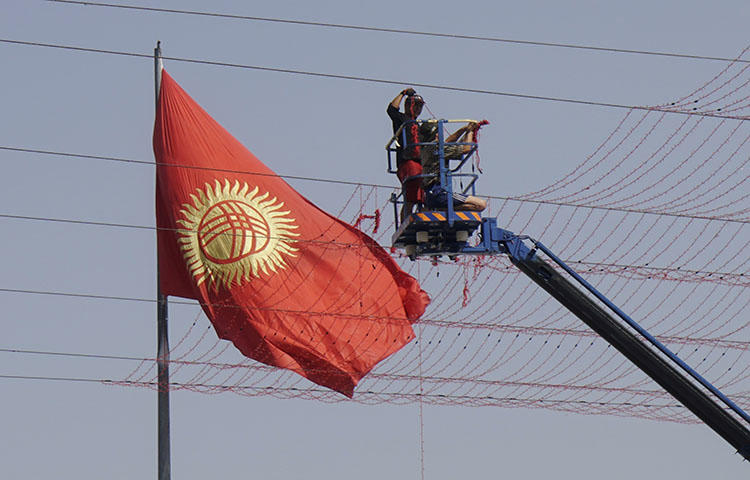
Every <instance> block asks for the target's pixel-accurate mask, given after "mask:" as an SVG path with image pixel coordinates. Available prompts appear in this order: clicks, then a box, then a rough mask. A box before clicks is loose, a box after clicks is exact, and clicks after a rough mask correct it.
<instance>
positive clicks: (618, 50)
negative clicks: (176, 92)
mask: <svg viewBox="0 0 750 480" xmlns="http://www.w3.org/2000/svg"><path fill="white" fill-rule="evenodd" d="M47 1H48V2H51V3H67V4H73V5H83V6H92V7H108V8H119V9H125V10H137V11H144V12H157V13H170V14H181V15H192V16H202V17H213V18H226V19H232V20H247V21H257V22H269V23H282V24H290V25H304V26H313V27H326V28H337V29H346V30H359V31H366V32H382V33H397V34H404V35H416V36H422V37H436V38H448V39H456V40H477V41H484V42H495V43H506V44H515V45H528V46H538V47H556V48H568V49H576V50H591V51H595V52H608V53H627V54H637V55H655V56H659V57H671V58H684V59H692V60H713V61H722V62H737V63H750V60H745V59H741V58H727V57H715V56H707V55H690V54H681V53H673V52H657V51H653V50H635V49H626V48H611V47H597V46H593V45H579V44H570V43H556V42H541V41H533V40H518V39H511V38H498V37H488V36H480V35H462V34H454V33H441V32H426V31H418V30H407V29H400V28H388V27H372V26H365V25H347V24H340V23H330V22H313V21H307V20H292V19H284V18H270V17H257V16H250V15H238V14H230V13H218V12H206V11H197V10H180V9H173V8H157V7H143V6H138V5H125V4H113V3H103V2H88V1H77V0H47Z"/></svg>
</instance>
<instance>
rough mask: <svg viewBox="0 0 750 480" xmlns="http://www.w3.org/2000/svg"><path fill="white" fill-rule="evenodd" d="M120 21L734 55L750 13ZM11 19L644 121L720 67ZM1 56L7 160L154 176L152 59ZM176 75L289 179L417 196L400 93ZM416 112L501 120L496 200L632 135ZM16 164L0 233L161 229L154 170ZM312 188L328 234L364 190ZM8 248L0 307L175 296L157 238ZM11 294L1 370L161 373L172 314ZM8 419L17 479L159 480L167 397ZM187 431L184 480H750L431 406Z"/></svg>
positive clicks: (71, 391)
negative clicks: (161, 408)
mask: <svg viewBox="0 0 750 480" xmlns="http://www.w3.org/2000/svg"><path fill="white" fill-rule="evenodd" d="M122 3H127V4H137V5H150V6H159V7H164V8H178V9H193V10H207V9H210V11H215V12H225V13H231V14H238V15H247V16H257V17H274V18H286V19H299V20H308V21H316V22H327V23H341V24H356V25H367V26H378V27H392V28H401V29H409V30H421V31H434V32H446V33H457V34H467V35H480V36H492V37H502V38H510V39H519V40H529V41H539V42H559V43H569V44H583V45H592V46H602V47H612V48H623V49H634V50H655V51H662V52H675V53H683V54H691V55H703V56H718V57H735V56H737V55H739V54H740V53H741V52H742V50H743V49H744V48H745V47H746V46H747V45H748V43H749V42H748V36H747V25H748V23H749V21H750V4H748V3H747V2H746V1H742V0H737V1H719V2H712V3H709V2H698V1H663V2H651V1H642V0H635V1H631V2H620V3H617V4H616V5H614V4H613V3H612V2H596V1H572V2H554V1H538V2H537V1H531V2H504V1H500V2H498V1H485V0H479V1H475V2H468V3H465V4H460V3H459V2H445V1H442V0H439V1H434V2H398V1H392V0H383V1H378V2H370V3H365V4H357V3H355V2H345V1H334V0H331V1H327V0H326V1H314V2H303V1H284V0H279V1H276V2H252V3H251V2H238V1H228V0H227V1H216V2H211V3H210V5H209V4H208V3H207V2H200V1H195V0H189V1H176V0H172V1H161V2H145V1H135V0H134V1H133V2H122ZM2 10H3V15H2V16H1V17H0V25H1V26H2V32H3V33H2V35H0V37H2V38H3V39H5V40H19V41H27V42H39V43H48V44H60V45H68V46H78V47H86V48H94V49H103V50H114V51H123V52H133V53H139V54H145V55H150V54H151V53H152V51H153V48H154V46H155V44H156V41H157V40H161V41H162V45H163V50H164V55H165V56H167V57H170V56H171V57H180V58H193V59H202V60H213V61H219V62H228V63H237V64H247V65H257V66H263V67H273V68H282V69H284V68H286V69H293V70H303V71H313V72H321V73H330V74H341V75H351V76H360V77H368V78H379V79H387V80H394V81H399V82H403V86H406V85H409V84H414V83H423V84H436V85H448V86H456V87H464V88H473V89H485V90H493V91H499V92H510V93H519V94H528V95H535V96H546V97H561V98H571V99H581V100H589V101H595V102H603V103H614V104H623V105H654V104H661V103H666V102H669V101H671V100H673V99H675V98H677V97H679V96H681V95H684V94H687V93H689V92H690V91H692V90H694V89H695V88H697V87H699V86H700V85H703V84H704V83H705V82H707V81H708V80H710V79H711V78H712V77H713V76H714V75H716V74H717V73H718V72H719V71H720V70H721V69H722V68H723V66H724V64H723V63H722V62H716V61H706V60H690V59H680V58H668V57H658V56H644V55H632V54H622V53H605V52H592V51H581V50H570V49H560V48H551V47H541V46H522V45H511V44H502V43H488V42H476V41H468V40H456V39H436V38H416V37H412V36H406V35H401V34H386V33H379V32H362V31H348V30H336V29H330V28H328V29H326V28H319V27H312V26H299V25H297V26H295V25H287V24H274V23H264V22H252V21H240V20H230V19H220V18H208V17H195V16H182V15H170V14H164V13H147V12H139V11H128V10H122V9H107V8H99V7H93V6H88V7H84V6H76V5H64V4H59V3H50V2H42V1H28V0H23V1H22V0H4V1H3V9H2ZM0 59H2V64H3V69H2V70H3V75H2V77H3V88H2V93H1V94H0V95H2V97H1V98H2V103H1V104H2V110H3V115H2V116H0V132H2V133H0V146H2V147H18V148H25V149H35V150H50V151H57V152H69V153H80V154H88V155H97V156H111V157H119V158H127V159H135V160H144V161H150V160H152V159H153V154H152V152H151V130H152V128H153V109H154V92H153V63H152V61H151V60H150V59H148V58H138V57H127V56H116V55H106V54H97V53H91V52H88V53H87V52H76V51H71V50H60V49H52V48H43V47H38V46H37V47H34V46H24V45H18V44H10V43H0ZM165 66H166V68H167V69H168V71H169V72H170V74H171V75H172V76H173V77H174V78H175V79H176V80H177V81H178V82H179V83H180V84H181V85H182V86H183V87H184V88H185V89H186V90H187V91H188V93H189V94H190V95H192V96H193V98H195V99H196V100H197V101H198V102H199V103H200V104H201V105H202V106H203V107H204V108H206V110H207V111H208V112H209V113H210V114H211V115H213V116H214V118H215V119H217V120H218V121H219V122H220V123H221V124H222V125H224V126H225V127H226V128H227V129H228V130H229V131H230V132H231V133H232V134H233V135H235V136H236V137H237V138H238V139H239V140H240V141H242V142H243V143H244V144H245V145H246V146H247V147H248V148H249V149H250V150H251V151H253V152H254V153H255V154H256V155H257V156H258V157H259V158H260V159H261V160H262V161H264V162H265V163H266V164H267V165H268V166H269V167H270V168H272V169H273V170H275V171H277V172H278V173H280V174H288V175H296V176H303V177H316V178H330V179H337V180H347V181H354V182H365V183H376V184H381V185H384V184H385V185H387V184H395V178H392V177H391V176H389V175H388V174H387V173H386V172H385V155H384V152H383V145H385V142H386V141H387V139H388V137H389V135H390V125H389V122H388V119H387V117H386V115H385V107H386V105H387V103H388V102H389V101H390V100H391V99H392V98H393V96H394V95H395V94H396V93H397V92H398V91H399V90H400V89H401V88H403V86H398V85H385V84H376V83H368V82H359V81H351V80H341V79H331V78H315V77H309V76H301V75H290V74H283V73H274V72H264V71H258V70H248V69H238V68H227V67H218V66H208V65H203V64H191V63H185V62H176V61H172V62H170V61H167V62H166V63H165ZM417 90H418V91H419V92H420V93H422V94H423V95H424V96H425V97H426V98H427V99H428V102H429V103H428V105H429V107H430V109H431V110H432V111H434V112H435V114H436V115H438V116H441V117H453V118H456V117H459V118H465V117H473V118H487V119H489V120H490V121H491V125H490V127H488V128H487V129H486V130H483V133H482V135H483V137H482V142H483V143H482V165H483V168H484V169H485V172H486V174H485V176H484V177H483V179H482V180H481V188H482V190H483V192H484V193H485V194H488V195H495V196H504V195H518V194H522V193H525V192H529V191H533V190H538V189H540V188H542V187H544V186H545V185H547V184H549V183H551V182H553V181H554V180H556V179H558V178H560V177H562V176H563V175H565V174H566V173H568V172H570V171H571V170H573V169H574V168H575V167H576V166H577V165H579V164H580V163H582V161H583V160H584V159H585V158H586V156H587V155H588V154H590V153H591V152H592V151H593V150H594V149H595V148H596V146H597V145H599V144H600V143H601V142H602V141H603V140H604V138H605V137H606V136H607V135H608V134H609V133H610V132H611V131H612V130H613V129H614V128H615V126H616V124H617V122H618V121H619V120H620V119H621V118H622V116H623V114H624V112H623V111H622V110H618V109H613V108H605V107H596V106H586V105H575V104H567V103H559V102H552V101H539V100H529V99H521V98H510V97H504V96H497V95H494V96H493V95H479V94H472V93H460V92H452V91H447V90H438V89H431V88H418V89H417ZM744 152H747V149H745V150H744ZM1 156H2V159H3V162H2V163H3V167H4V171H3V172H4V173H3V175H2V181H1V184H0V185H1V187H2V188H0V199H1V200H0V201H1V203H2V205H3V207H2V212H0V213H4V214H6V215H21V216H31V217H46V218H67V219H78V220H89V221H95V222H107V223H112V224H127V225H143V226H152V225H153V224H154V214H153V203H154V199H153V190H154V181H153V177H154V173H153V168H152V167H150V166H146V165H139V164H127V163H118V162H107V161H97V160H92V159H85V158H70V157H63V156H55V155H40V154H30V153H23V152H12V151H9V150H7V149H6V150H4V151H2V153H1ZM745 156H747V155H746V153H745ZM291 183H292V184H293V186H295V187H296V188H298V189H299V190H300V191H301V192H302V193H303V194H304V195H305V196H306V197H307V198H309V199H310V200H311V201H313V202H315V203H316V204H318V205H320V206H321V207H322V208H324V209H326V210H328V211H331V212H337V211H338V209H339V207H340V206H341V205H342V204H343V202H344V198H343V195H347V196H348V195H350V194H351V191H352V189H351V187H346V188H343V187H342V188H338V187H336V188H334V187H331V186H330V185H329V184H321V183H313V182H302V181H296V182H294V181H292V182H291ZM379 200H380V201H382V200H384V198H380V199H379ZM745 201H746V200H745ZM381 203H382V202H381ZM391 221H392V220H391V217H390V211H388V212H386V217H385V219H384V224H385V225H386V226H387V227H390V222H391ZM0 228H2V234H3V235H2V236H3V245H4V248H5V255H4V258H5V261H4V262H3V268H2V275H1V276H0V287H1V288H4V289H18V290H31V291H52V292H68V293H81V294H91V295H103V296H119V297H129V298H141V299H153V298H154V296H155V290H156V271H155V263H154V259H155V244H154V237H155V235H154V231H153V230H149V229H133V228H116V227H102V226H93V225H80V224H78V225H74V224H65V223H54V222H45V221H31V220H19V219H10V218H3V219H0ZM527 233H534V232H527ZM743 235H744V237H743V238H740V239H739V240H740V241H741V242H745V241H747V240H748V238H747V230H745V231H744V233H743ZM386 238H387V236H386ZM582 241H585V239H582ZM545 243H548V244H550V245H552V244H554V242H553V241H552V242H550V241H546V242H545ZM0 295H1V296H2V301H3V314H2V327H3V335H2V340H0V348H3V349H26V350H36V351H50V352H69V353H71V352H72V353H85V354H100V355H118V356H130V357H151V356H153V355H154V354H155V350H156V347H155V339H156V333H155V332H156V326H155V306H154V304H152V303H148V302H134V301H114V300H96V299H90V298H72V297H55V296H48V295H46V296H45V295H32V294H22V293H9V292H7V291H5V292H2V293H0ZM171 317H172V318H171V322H172V340H173V344H174V343H175V342H177V341H178V340H179V338H180V335H182V334H183V333H184V332H185V331H186V330H187V328H188V327H189V326H190V325H191V324H192V323H193V322H194V321H196V319H198V320H197V322H198V325H199V326H201V328H205V326H206V325H207V324H206V320H205V318H202V317H199V308H198V307H197V306H190V305H177V306H174V307H173V308H172V311H171ZM207 335H209V336H210V335H215V334H214V333H213V332H212V331H210V332H208V334H207ZM210 339H211V337H209V340H210ZM744 340H745V341H748V340H749V339H747V338H746V339H744ZM199 353H200V352H195V354H196V355H198V354H199ZM0 355H2V368H1V369H0V375H21V376H39V377H66V378H97V379H115V380H117V379H123V378H125V377H126V376H127V375H128V374H129V373H130V372H131V371H133V370H134V369H135V368H136V367H137V362H125V361H115V360H105V359H99V360H95V359H91V358H70V357H55V356H50V355H31V354H19V353H2V354H0ZM743 358H745V361H746V356H745V357H743ZM744 389H745V390H747V387H746V386H745V387H744ZM0 397H2V399H3V400H2V402H3V407H4V408H3V409H2V413H0V431H2V434H1V435H0V452H1V453H0V476H2V477H3V478H28V479H36V478H39V479H41V478H50V477H63V478H76V479H88V478H91V479H94V478H97V479H98V478H113V479H115V478H122V479H126V478H149V477H153V476H155V475H156V394H155V393H154V392H153V391H152V390H150V389H147V388H128V387H123V386H112V385H103V384H100V383H85V382H69V381H67V382H66V381H44V380H20V379H8V378H0ZM172 414H173V416H172V475H173V478H175V479H193V478H195V479H198V478H264V479H282V478H283V479H293V478H321V479H322V478H330V479H343V478H363V479H375V478H378V479H380V478H412V479H413V478H416V479H419V478H421V476H422V466H421V461H420V459H421V458H422V457H421V451H422V449H423V450H424V457H423V458H424V478H429V479H455V478H576V479H599V478H608V479H626V478H627V479H632V478H634V477H636V476H637V477H639V478H651V477H656V476H657V475H659V476H662V477H666V478H681V479H693V478H695V479H698V478H717V479H724V478H726V479H733V478H746V477H747V473H748V464H747V463H744V464H743V462H742V461H741V457H740V456H739V455H736V454H734V452H733V450H732V448H731V447H730V446H729V445H727V444H726V443H725V442H724V441H723V440H722V439H721V438H719V437H718V436H717V435H716V434H714V433H713V432H712V431H710V430H709V429H708V428H707V427H705V426H703V425H695V424H693V425H682V424H677V423H670V422H656V421H646V420H640V419H634V418H619V417H613V416H598V415H578V414H566V413H559V412H552V411H547V410H543V409H533V410H527V409H521V408H512V409H506V408H501V407H462V406H429V405H428V406H425V407H424V411H423V415H422V417H420V413H419V407H418V405H417V404H414V403H409V404H407V405H399V406H396V405H361V404H356V403H324V402H320V401H312V400H296V399H295V400H280V399H274V398H272V397H264V396H261V397H245V396H241V395H236V394H232V393H223V394H215V395H211V394H201V393H195V392H190V391H185V390H182V391H177V392H174V393H173V395H172ZM420 421H423V428H424V436H423V437H421V436H420Z"/></svg>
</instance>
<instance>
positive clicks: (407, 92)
mask: <svg viewBox="0 0 750 480" xmlns="http://www.w3.org/2000/svg"><path fill="white" fill-rule="evenodd" d="M401 93H402V94H404V95H408V96H412V95H416V94H417V92H416V90H414V89H413V88H411V87H409V88H407V89H405V90H402V91H401Z"/></svg>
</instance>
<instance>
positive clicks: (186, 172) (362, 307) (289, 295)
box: [154, 71, 429, 397]
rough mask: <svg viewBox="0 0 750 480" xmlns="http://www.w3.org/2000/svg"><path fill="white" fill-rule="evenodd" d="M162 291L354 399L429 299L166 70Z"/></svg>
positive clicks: (159, 211)
mask: <svg viewBox="0 0 750 480" xmlns="http://www.w3.org/2000/svg"><path fill="white" fill-rule="evenodd" d="M154 154H155V156H156V161H157V168H156V225H157V228H158V233H157V237H158V238H157V240H158V256H159V275H160V287H161V291H162V293H164V294H165V295H176V296H179V297H186V298H194V299H197V300H198V301H200V303H201V305H202V306H203V310H204V311H205V312H206V315H207V316H208V318H209V319H210V320H211V322H212V323H213V325H214V328H215V329H216V332H217V334H218V335H219V337H221V338H223V339H226V340H231V341H232V342H233V343H234V345H235V346H236V347H237V348H238V349H239V350H240V351H241V352H242V353H243V354H244V355H246V356H248V357H250V358H253V359H255V360H257V361H259V362H263V363H266V364H269V365H274V366H278V367H282V368H287V369H290V370H293V371H295V372H297V373H299V374H300V375H303V376H304V377H306V378H308V379H310V380H311V381H313V382H315V383H317V384H320V385H323V386H326V387H329V388H332V389H334V390H337V391H339V392H341V393H343V394H345V395H347V396H350V397H351V396H352V395H353V392H354V387H355V386H356V384H357V382H358V381H359V380H360V379H361V378H362V377H363V376H365V375H366V374H367V372H369V371H370V370H371V369H372V368H373V367H374V366H375V365H376V364H377V363H378V362H380V361H381V360H383V359H384V358H386V357H387V356H389V355H390V354H392V353H394V352H395V351H397V350H398V349H400V348H401V347H402V346H404V345H405V344H407V343H408V342H409V341H411V340H412V338H414V332H413V330H412V328H411V323H412V322H414V321H415V320H416V319H417V318H419V316H420V315H422V313H424V309H425V307H426V306H427V304H428V303H429V297H428V296H427V294H426V293H425V292H424V291H423V290H422V289H421V288H420V287H419V284H418V283H417V281H416V280H415V279H414V278H412V277H411V276H409V275H408V274H406V273H405V272H403V271H402V270H401V269H400V268H399V267H398V265H397V264H396V263H395V262H394V261H393V259H392V258H391V257H390V256H389V255H388V253H386V252H385V251H384V250H383V249H382V248H381V247H380V246H378V245H377V243H376V242H375V241H374V240H373V239H371V238H370V237H368V236H367V235H365V234H364V233H362V232H360V231H359V230H357V229H355V228H353V227H351V226H350V225H348V224H346V223H344V222H342V221H340V220H338V219H337V218H334V217H332V216H331V215H329V214H327V213H325V212H323V211H322V210H320V209H319V208H318V207H316V206H315V205H313V204H312V203H310V202H309V201H308V200H307V199H305V198H304V197H302V196H301V195H300V194H299V193H297V192H296V191H295V190H294V189H293V188H292V187H290V186H289V185H288V184H287V183H286V182H285V181H284V180H282V179H281V178H279V177H278V176H276V175H275V174H274V173H273V172H272V171H271V170H270V169H268V168H267V167H266V166H265V165H264V164H263V163H261V162H260V161H259V160H258V159H257V158H256V157H255V156H254V155H253V154H252V153H250V152H249V151H248V150H247V149H246V148H245V147H244V146H242V144H240V143H239V142H238V141H237V140H236V139H235V138H234V137H232V136H231V135H230V134H229V133H228V132H227V131H226V130H224V129H223V128H222V127H221V125H219V124H218V123H217V122H216V121H215V120H214V119H213V118H211V117H210V116H209V115H208V114H207V113H206V112H205V111H204V110H203V109H202V108H201V107H200V106H199V105H198V104H197V103H196V102H195V101H194V100H193V99H192V98H190V96H188V95H187V93H185V91H184V90H182V88H180V86H179V85H178V84H177V83H176V82H175V81H174V80H173V79H172V78H171V77H170V76H169V75H168V74H167V73H166V72H165V71H162V81H161V91H160V92H159V101H158V108H157V114H156V123H155V126H154Z"/></svg>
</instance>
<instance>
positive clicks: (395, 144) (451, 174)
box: [385, 119, 479, 228]
mask: <svg viewBox="0 0 750 480" xmlns="http://www.w3.org/2000/svg"><path fill="white" fill-rule="evenodd" d="M471 122H474V123H477V122H476V120H471V119H453V120H444V119H440V120H409V121H407V122H404V124H402V125H401V127H399V129H398V130H397V131H396V133H394V135H393V136H392V137H391V139H390V140H389V141H388V143H387V144H386V146H385V149H386V151H387V152H388V173H394V174H395V173H397V171H398V170H397V169H395V168H394V162H393V154H395V153H396V152H398V151H399V150H403V148H404V147H417V146H418V147H420V150H421V149H424V152H423V154H422V155H420V158H419V161H420V162H424V161H425V160H428V161H430V162H432V163H436V164H437V167H438V168H437V172H428V173H422V174H421V175H414V176H411V177H407V178H405V179H404V181H403V182H402V183H406V182H407V181H408V180H413V179H420V180H421V181H422V182H426V183H433V182H430V181H429V179H431V178H436V179H437V181H438V183H439V184H440V185H441V186H442V187H443V189H445V191H446V192H447V197H448V199H450V198H452V195H453V192H454V188H455V186H454V181H458V182H459V184H460V183H463V182H462V181H463V180H464V179H465V180H466V185H465V186H463V185H462V186H461V190H460V192H461V193H462V194H469V195H474V194H475V184H476V181H477V179H478V178H479V175H477V174H475V173H463V172H462V171H461V169H462V168H463V167H464V166H465V165H466V164H467V163H468V162H469V161H470V160H471V159H472V157H473V155H474V153H476V151H477V149H478V144H477V143H476V142H446V141H445V125H446V124H450V123H461V124H467V123H471ZM415 124H416V125H417V127H419V128H421V127H423V126H429V125H430V124H435V125H436V127H437V128H436V134H437V138H436V139H435V140H434V141H425V142H421V141H420V142H418V143H410V142H409V141H408V140H407V138H406V130H407V128H406V127H408V126H410V125H415ZM450 147H454V148H457V149H460V150H458V154H456V151H453V152H447V151H446V150H447V149H449V148H450ZM461 147H469V148H468V149H466V151H463V149H462V148H461ZM431 156H432V157H433V158H429V157H431ZM451 162H452V163H451ZM403 196H404V191H403V189H402V191H401V193H400V194H394V195H392V196H391V202H392V203H393V211H394V219H395V223H396V228H398V206H399V205H401V204H403ZM446 210H447V213H448V218H449V223H451V224H452V218H453V202H452V201H448V202H447V206H446ZM402 221H403V219H402Z"/></svg>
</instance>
